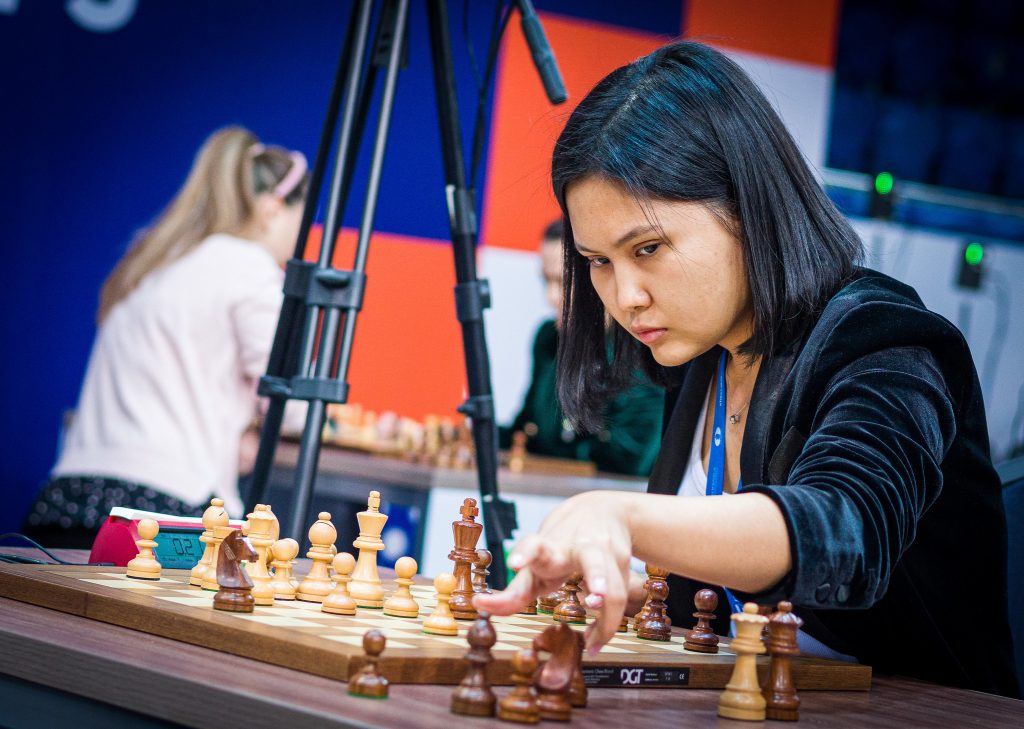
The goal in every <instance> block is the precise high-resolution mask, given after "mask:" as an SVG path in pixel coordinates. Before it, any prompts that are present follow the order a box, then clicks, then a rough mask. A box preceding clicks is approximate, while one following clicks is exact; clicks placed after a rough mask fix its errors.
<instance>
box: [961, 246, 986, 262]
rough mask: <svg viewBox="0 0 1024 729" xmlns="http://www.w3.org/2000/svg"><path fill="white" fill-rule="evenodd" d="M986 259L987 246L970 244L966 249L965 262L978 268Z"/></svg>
mask: <svg viewBox="0 0 1024 729" xmlns="http://www.w3.org/2000/svg"><path fill="white" fill-rule="evenodd" d="M984 257H985V246H983V245H982V244H981V243H968V244H967V247H966V248H964V260H965V261H967V263H968V264H969V265H971V266H977V265H978V264H980V263H981V259H982V258H984Z"/></svg>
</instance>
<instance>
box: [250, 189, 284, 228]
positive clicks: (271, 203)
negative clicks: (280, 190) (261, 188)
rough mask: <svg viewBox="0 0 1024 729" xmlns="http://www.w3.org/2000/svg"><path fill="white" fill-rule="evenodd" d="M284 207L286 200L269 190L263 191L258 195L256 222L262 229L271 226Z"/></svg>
mask: <svg viewBox="0 0 1024 729" xmlns="http://www.w3.org/2000/svg"><path fill="white" fill-rule="evenodd" d="M283 207H284V201H283V200H281V198H279V197H277V196H276V195H272V194H270V193H269V192H261V193H260V194H259V195H257V196H256V216H255V217H256V222H257V223H258V224H259V227H260V229H261V230H266V229H267V228H269V227H270V225H271V223H272V221H273V220H274V218H275V217H277V215H278V213H280V212H281V209H282V208H283Z"/></svg>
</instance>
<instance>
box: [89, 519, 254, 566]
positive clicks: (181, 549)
mask: <svg viewBox="0 0 1024 729" xmlns="http://www.w3.org/2000/svg"><path fill="white" fill-rule="evenodd" d="M142 519H155V520H156V522H157V523H158V524H159V525H160V533H159V534H157V535H156V543H157V547H156V549H155V550H153V551H154V553H155V554H156V559H157V561H158V562H159V563H160V566H161V567H164V568H166V569H186V570H187V569H192V568H193V567H194V566H195V565H196V563H197V562H198V561H199V558H200V557H202V556H203V550H204V549H205V547H206V545H204V544H203V543H202V542H200V541H199V536H200V535H201V534H202V533H203V520H202V519H201V518H199V517H190V516H171V515H169V514H156V513H153V512H151V511H141V510H139V509H128V508H125V507H122V506H115V507H114V508H113V509H111V510H110V516H108V517H107V520H106V521H105V522H103V526H102V527H100V531H99V533H98V534H97V535H96V541H94V542H93V544H92V552H91V553H90V554H89V562H90V563H96V562H110V563H112V564H115V565H118V566H120V567H124V566H125V565H127V564H128V562H129V561H130V560H131V559H132V558H134V557H135V555H136V554H138V552H139V550H138V548H137V547H136V546H135V540H136V539H138V538H139V530H138V524H139V522H140V521H141V520H142ZM228 523H229V524H230V525H231V526H233V527H236V528H238V527H241V526H242V522H241V521H240V520H238V519H232V520H231V521H230V522H228Z"/></svg>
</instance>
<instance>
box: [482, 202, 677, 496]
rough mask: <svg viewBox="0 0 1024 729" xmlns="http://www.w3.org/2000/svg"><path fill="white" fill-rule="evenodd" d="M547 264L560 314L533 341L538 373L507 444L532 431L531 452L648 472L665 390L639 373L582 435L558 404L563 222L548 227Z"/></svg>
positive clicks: (547, 281) (548, 286)
mask: <svg viewBox="0 0 1024 729" xmlns="http://www.w3.org/2000/svg"><path fill="white" fill-rule="evenodd" d="M540 253H541V267H542V269H543V274H544V287H545V294H546V296H547V299H548V303H549V304H551V306H552V308H553V309H554V310H555V312H556V314H555V318H553V319H548V320H546V321H544V322H543V323H542V324H541V325H540V327H539V328H538V330H537V335H536V337H535V338H534V342H533V372H532V375H531V379H530V387H529V389H528V390H527V391H526V396H525V398H524V399H523V405H522V408H521V409H520V411H519V414H518V415H516V417H515V420H513V421H512V424H511V425H510V426H508V427H502V428H501V429H500V436H501V446H502V447H503V448H508V447H509V445H510V444H511V440H512V433H514V432H515V431H517V430H521V431H523V432H524V433H526V436H527V440H526V450H527V451H528V452H529V453H534V454H536V455H543V456H554V457H558V458H569V459H573V460H579V461H593V462H594V463H595V464H596V465H597V467H598V469H599V470H601V471H608V472H611V473H622V474H627V475H631V476H647V475H649V474H650V472H651V466H652V464H653V463H654V458H655V456H656V455H657V454H658V447H659V444H660V441H661V415H662V410H663V409H664V391H663V390H662V389H661V388H660V387H657V386H656V385H653V384H651V383H650V381H649V380H647V378H646V377H645V376H643V375H641V374H639V373H638V375H637V382H636V384H635V385H634V386H633V387H631V388H629V389H628V390H624V391H622V392H620V393H619V394H618V395H617V396H615V397H614V398H612V399H611V400H610V401H609V403H608V404H607V406H606V407H605V413H604V415H605V417H604V424H603V426H602V427H601V430H600V431H598V432H597V433H589V434H586V433H578V432H576V431H575V430H573V428H572V426H571V425H570V424H569V421H568V420H567V419H566V418H565V416H564V415H563V414H562V410H561V408H560V407H559V405H558V392H557V389H556V386H555V370H556V360H557V354H558V327H559V322H560V321H561V312H562V221H561V220H556V221H555V222H553V223H551V224H550V225H549V226H548V227H547V229H546V230H545V231H544V239H543V241H542V243H541V247H540Z"/></svg>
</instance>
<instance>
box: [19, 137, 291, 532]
mask: <svg viewBox="0 0 1024 729" xmlns="http://www.w3.org/2000/svg"><path fill="white" fill-rule="evenodd" d="M307 180H308V173H307V169H306V160H305V157H303V156H302V154H301V153H298V152H290V151H288V150H286V149H282V148H280V147H273V146H264V145H263V144H260V143H259V140H258V139H257V138H256V136H255V135H253V134H252V133H251V132H249V131H248V130H245V129H242V128H241V127H230V128H226V129H222V130H220V131H218V132H216V133H215V134H213V135H211V136H210V138H209V139H207V141H206V142H205V144H204V145H203V147H202V149H200V150H199V154H198V155H197V156H196V159H195V162H194V164H193V166H192V169H191V171H190V172H189V176H188V179H187V180H186V181H185V184H184V185H183V186H182V188H181V190H179V192H178V193H177V195H176V196H175V198H174V200H172V201H171V203H170V205H169V206H168V207H167V209H166V210H165V211H164V212H163V214H162V215H161V216H160V217H159V218H158V219H157V220H156V222H155V223H154V224H153V225H152V226H151V227H149V228H148V229H146V230H144V231H142V233H141V234H140V235H139V236H138V238H137V240H136V241H135V243H134V244H133V245H132V246H131V247H130V248H129V249H128V251H127V253H125V255H124V256H123V257H122V258H121V260H120V261H119V262H118V264H117V266H116V267H115V268H114V270H113V272H112V273H111V274H110V276H109V277H108V278H107V280H106V282H105V283H104V285H103V289H102V292H101V294H100V307H99V312H98V314H97V320H98V322H99V329H98V332H97V336H96V341H95V343H94V344H93V349H92V354H91V356H90V359H89V367H88V369H87V371H86V374H85V381H84V384H83V386H82V393H81V397H80V399H79V403H78V408H77V410H76V413H75V416H74V420H73V422H72V423H71V426H70V428H69V430H68V432H67V435H66V437H65V439H64V443H63V448H62V451H61V454H60V458H59V459H58V462H57V464H56V466H55V467H54V470H53V473H52V477H53V478H52V480H51V482H50V483H49V484H47V485H46V486H45V487H44V488H43V491H42V492H41V494H40V496H39V498H38V499H37V501H36V503H35V505H34V507H33V509H32V510H31V511H30V514H29V517H28V521H27V523H26V527H25V531H26V533H28V534H30V535H32V536H34V537H35V538H36V539H37V540H39V541H41V542H43V543H45V544H48V545H51V546H77V547H87V546H89V545H90V544H91V543H92V535H93V534H94V533H95V530H96V529H98V527H99V525H100V523H101V521H102V519H104V518H105V517H106V515H107V513H108V512H109V511H110V508H111V507H112V506H128V507H133V508H138V509H143V510H147V511H158V512H161V513H170V514H183V515H192V516H199V515H200V514H202V512H203V508H204V504H207V503H209V499H210V496H211V495H212V494H216V495H218V496H222V497H223V498H224V500H225V502H226V506H227V509H228V511H229V512H232V513H235V514H238V513H240V512H241V509H242V504H241V499H240V498H239V495H238V486H237V481H238V473H239V463H240V450H241V443H242V437H243V433H244V431H245V430H246V428H247V427H248V426H249V424H250V423H251V422H252V420H253V418H254V416H255V415H256V414H257V399H256V382H257V380H258V378H259V377H260V375H261V374H262V373H263V372H264V371H265V368H266V362H267V357H268V356H269V353H270V346H271V343H272V341H273V336H274V327H275V326H276V324H277V317H278V313H279V311H280V308H281V285H282V282H283V278H284V273H283V271H282V269H281V266H282V264H283V263H284V262H285V261H287V260H288V258H289V257H290V256H291V253H292V250H293V248H294V246H295V239H296V237H297V236H298V231H299V223H300V220H301V217H302V208H303V205H302V202H303V199H304V197H305V190H306V186H307ZM299 414H300V415H301V413H299Z"/></svg>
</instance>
